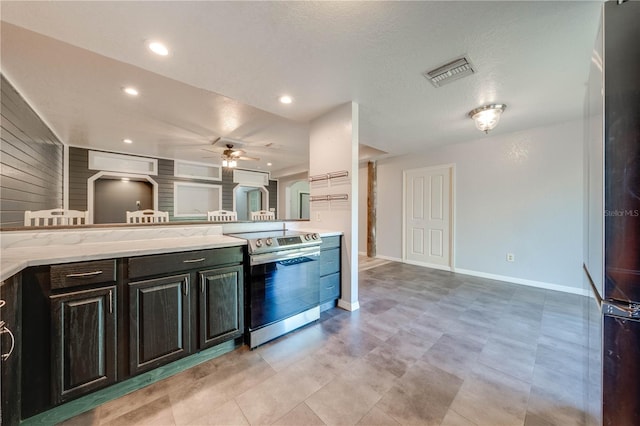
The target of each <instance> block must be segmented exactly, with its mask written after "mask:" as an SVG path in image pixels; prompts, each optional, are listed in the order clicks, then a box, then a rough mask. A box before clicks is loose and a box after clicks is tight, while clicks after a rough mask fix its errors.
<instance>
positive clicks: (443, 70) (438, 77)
mask: <svg viewBox="0 0 640 426" xmlns="http://www.w3.org/2000/svg"><path fill="white" fill-rule="evenodd" d="M474 72H475V70H474V69H473V65H472V64H471V62H470V61H469V60H468V59H467V58H466V57H464V56H463V57H462V58H458V59H454V60H453V61H451V62H449V63H447V64H444V65H442V66H440V67H438V68H436V69H433V70H431V71H425V72H424V73H422V75H424V77H425V78H426V79H427V80H429V81H430V82H431V84H433V85H434V86H435V87H440V86H443V85H445V84H447V83H451V82H452V81H455V80H458V79H460V78H462V77H466V76H468V75H471V74H473V73H474Z"/></svg>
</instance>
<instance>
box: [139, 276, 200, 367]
mask: <svg viewBox="0 0 640 426" xmlns="http://www.w3.org/2000/svg"><path fill="white" fill-rule="evenodd" d="M189 306H190V305H189V274H181V275H175V276H171V277H163V278H156V279H152V280H145V281H136V282H131V283H129V315H130V317H129V339H130V341H129V368H130V372H131V374H137V373H141V372H143V371H147V370H151V369H152V368H155V367H157V366H159V365H162V364H166V363H168V362H170V361H173V360H176V359H178V358H182V357H183V356H185V355H187V354H188V353H189V330H190V326H189Z"/></svg>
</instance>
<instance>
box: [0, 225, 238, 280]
mask: <svg viewBox="0 0 640 426" xmlns="http://www.w3.org/2000/svg"><path fill="white" fill-rule="evenodd" d="M149 244H158V245H157V246H155V247H149ZM246 244H247V242H246V241H245V240H242V239H239V238H234V237H229V236H226V235H221V236H216V237H192V238H166V239H154V240H145V241H118V242H109V243H104V244H95V243H94V244H77V245H69V246H46V247H43V248H42V249H34V248H33V247H25V248H15V249H6V250H3V251H2V259H1V260H0V268H1V270H0V281H1V282H2V283H4V281H6V280H8V279H9V278H11V277H12V276H14V275H16V274H18V273H20V272H22V271H23V270H24V269H26V268H28V267H31V266H43V265H55V264H61V263H72V262H83V261H91V260H101V259H110V258H121V257H136V256H147V255H152V254H164V253H179V252H185V251H192V250H204V249H216V248H226V247H237V246H245V245H246ZM45 250H46V251H45ZM39 251H40V252H39ZM0 285H1V284H0Z"/></svg>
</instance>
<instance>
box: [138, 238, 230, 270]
mask: <svg viewBox="0 0 640 426" xmlns="http://www.w3.org/2000/svg"><path fill="white" fill-rule="evenodd" d="M239 263H242V247H241V246H238V247H227V248H221V249H211V250H198V251H186V252H179V253H168V254H157V255H152V256H140V257H132V258H130V259H129V278H138V277H146V276H152V275H161V274H173V273H175V272H180V271H189V270H193V269H201V268H203V267H207V268H209V267H212V266H222V265H236V264H239Z"/></svg>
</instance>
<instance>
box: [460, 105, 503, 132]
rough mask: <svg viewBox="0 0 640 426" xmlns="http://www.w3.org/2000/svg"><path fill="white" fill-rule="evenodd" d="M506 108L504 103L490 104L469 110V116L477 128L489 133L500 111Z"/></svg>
mask: <svg viewBox="0 0 640 426" xmlns="http://www.w3.org/2000/svg"><path fill="white" fill-rule="evenodd" d="M506 108H507V106H506V105H505V104H490V105H484V106H481V107H478V108H475V109H473V110H471V111H469V114H468V115H469V117H470V118H472V119H473V121H475V122H476V127H477V128H478V130H480V131H482V132H485V133H489V130H492V129H493V128H494V127H496V126H497V125H498V121H500V116H501V115H502V112H503V111H504V110H505V109H506Z"/></svg>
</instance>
